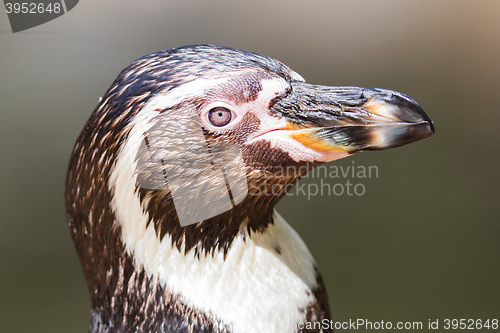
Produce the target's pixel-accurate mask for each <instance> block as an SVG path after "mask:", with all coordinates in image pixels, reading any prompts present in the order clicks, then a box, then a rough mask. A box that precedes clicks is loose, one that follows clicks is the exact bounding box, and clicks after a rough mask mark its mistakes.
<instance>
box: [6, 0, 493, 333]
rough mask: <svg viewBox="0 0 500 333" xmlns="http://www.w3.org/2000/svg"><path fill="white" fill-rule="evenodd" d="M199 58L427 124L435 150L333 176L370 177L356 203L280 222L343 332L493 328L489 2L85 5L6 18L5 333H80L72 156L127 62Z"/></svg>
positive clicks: (299, 200) (373, 159) (301, 202)
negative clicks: (271, 74)
mask: <svg viewBox="0 0 500 333" xmlns="http://www.w3.org/2000/svg"><path fill="white" fill-rule="evenodd" d="M200 43H203V44H207V43H211V44H220V45H225V46H230V47H235V48H240V49H244V50H247V51H252V52H257V53H261V54H264V55H267V56H271V57H274V58H276V59H279V60H281V61H283V62H284V63H286V64H287V65H289V66H290V67H291V68H293V69H294V70H296V71H297V72H299V73H300V74H301V75H302V76H304V78H305V79H306V80H307V81H308V82H310V83H315V84H326V85H356V86H367V87H380V88H387V89H393V90H398V91H401V92H403V93H405V94H407V95H409V96H411V97H412V98H414V99H416V100H417V101H418V102H419V103H420V104H421V105H422V106H423V108H424V109H425V110H426V112H427V113H428V115H429V116H430V117H431V118H432V119H433V120H434V123H435V127H436V135H434V136H433V137H431V138H428V139H425V140H423V141H420V142H417V143H414V144H411V145H409V146H405V147H402V148H397V149H393V150H387V151H380V152H366V153H362V154H358V155H356V156H354V157H351V158H350V159H345V160H342V161H339V162H334V163H337V165H343V166H348V165H352V161H354V162H355V165H365V166H369V165H376V166H378V168H379V178H377V179H373V178H372V179H370V180H364V181H363V183H364V184H365V186H366V194H365V195H364V196H361V197H356V196H353V197H349V196H342V197H335V196H322V197H320V196H318V197H314V198H311V200H307V197H303V196H299V197H297V196H292V197H286V198H284V199H283V200H282V201H281V202H280V204H279V205H278V211H279V212H280V213H281V214H282V215H283V216H284V217H285V218H286V219H287V220H288V221H289V223H290V224H292V226H293V227H294V228H296V230H297V231H298V232H299V234H300V235H301V236H302V237H303V239H304V241H305V242H306V243H307V244H308V246H309V248H310V250H311V252H312V253H313V255H314V257H315V258H316V260H317V262H318V264H319V267H320V268H321V270H322V272H323V275H324V279H325V282H326V285H327V288H328V292H329V296H330V301H331V307H332V313H333V317H334V319H335V320H336V321H345V320H349V319H353V320H355V319H358V318H365V319H368V320H370V321H381V320H384V321H392V322H394V323H395V322H397V321H422V322H424V325H426V323H427V322H428V319H432V320H435V319H440V320H441V322H442V320H443V319H445V318H458V319H461V318H464V319H468V318H472V319H484V320H485V319H488V318H489V319H491V318H498V319H500V208H499V199H500V195H499V184H500V181H499V180H500V179H499V178H500V177H499V171H500V158H499V156H498V155H499V153H500V149H499V148H500V140H499V139H500V134H499V133H500V132H499V128H500V127H499V125H500V112H499V111H500V2H499V1H497V0H492V1H486V0H482V1H472V0H471V1H457V0H448V1H441V0H438V1H435V0H432V1H431V0H429V1H422V0H418V1H416V0H414V1H400V0H391V1H389V0H387V1H369V0H366V1H361V0H354V1H353V0H342V1H338V0H337V1H331V0H330V1H316V0H308V1H292V0H280V1H274V0H267V1H255V0H252V1H215V0H196V1H195V0H186V1H174V0H162V1H159V0H145V1H139V0H136V1H130V0H120V1H118V0H113V1H95V0H92V1H91V0H83V1H80V3H79V4H78V5H77V6H76V7H75V8H74V9H73V10H72V11H71V12H69V13H68V14H66V15H64V16H62V17H61V18H59V19H56V20H54V21H52V22H49V23H47V24H44V25H42V26H39V27H36V28H34V29H31V30H28V31H26V32H22V33H17V34H12V32H11V31H10V26H9V24H8V19H7V15H6V14H5V13H0V101H1V104H0V105H1V106H0V110H1V120H0V154H1V155H0V156H1V163H0V184H1V187H0V219H1V220H0V269H1V271H0V272H1V274H0V326H1V329H0V330H1V331H2V332H38V333H41V332H52V333H54V332H86V331H87V327H88V324H89V320H90V302H89V296H88V291H87V287H86V285H85V281H84V278H83V274H82V271H81V268H80V264H79V262H78V258H77V256H76V252H75V250H74V248H73V244H72V241H71V239H70V234H69V232H68V230H67V226H66V219H65V213H64V202H63V191H64V179H65V173H66V167H67V162H68V157H69V154H70V151H71V149H72V147H73V145H74V143H75V140H76V138H77V136H78V134H79V132H80V130H81V129H82V127H83V125H84V123H85V121H86V120H87V118H88V117H89V115H90V113H91V112H92V110H93V109H94V108H95V106H96V104H97V102H98V99H99V97H100V96H102V95H103V94H104V92H105V91H106V89H107V88H108V87H109V85H110V84H111V83H112V82H113V80H114V79H115V77H116V76H117V75H118V73H119V72H120V71H121V70H122V69H123V68H124V67H125V66H127V65H128V64H129V63H130V62H131V61H132V60H133V59H135V58H137V57H139V56H142V55H144V54H147V53H150V52H153V51H158V50H162V49H168V48H172V47H176V46H182V45H187V44H200ZM303 181H305V182H306V183H307V182H313V181H314V179H305V180H303ZM331 181H332V183H335V182H337V181H338V180H331ZM340 181H343V180H340ZM353 181H354V182H355V183H357V182H359V179H354V180H353ZM424 327H425V326H424ZM424 331H426V329H424ZM440 331H443V330H442V329H441V330H440Z"/></svg>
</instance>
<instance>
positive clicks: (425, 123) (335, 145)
mask: <svg viewBox="0 0 500 333" xmlns="http://www.w3.org/2000/svg"><path fill="white" fill-rule="evenodd" d="M291 85H292V87H291V91H290V93H289V94H287V95H286V96H285V97H283V98H281V99H279V100H277V101H276V102H275V103H274V105H272V107H271V109H272V110H274V111H275V112H277V113H279V114H280V115H282V116H283V117H284V118H285V119H286V122H287V125H286V128H284V129H283V130H284V132H286V133H287V135H288V136H289V137H290V138H292V139H293V140H295V141H297V142H298V143H300V144H301V145H302V146H304V147H306V148H309V149H312V150H314V151H316V152H319V153H323V154H326V155H328V154H330V156H337V157H335V158H328V160H333V159H336V158H340V157H344V156H347V155H348V154H352V153H355V152H359V151H364V150H379V149H387V148H393V147H398V146H402V145H405V144H408V143H411V142H414V141H417V140H420V139H423V138H426V137H428V136H431V135H432V134H434V126H433V124H432V120H431V119H429V117H428V116H427V115H426V114H425V112H424V111H423V110H422V108H421V107H420V105H418V104H417V102H415V101H414V100H413V99H411V98H409V97H407V96H405V95H403V94H401V93H398V92H395V91H391V90H385V89H376V88H359V87H326V86H318V85H311V84H307V83H304V82H292V84H291ZM332 153H336V155H335V154H334V155H332ZM326 155H325V156H326Z"/></svg>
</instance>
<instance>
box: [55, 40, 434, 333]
mask: <svg viewBox="0 0 500 333" xmlns="http://www.w3.org/2000/svg"><path fill="white" fill-rule="evenodd" d="M433 133H434V126H433V123H432V121H431V120H430V119H429V117H428V116H427V115H426V114H425V112H424V111H423V110H422V108H421V107H420V106H419V104H418V103H417V102H416V101H414V100H413V99H411V98H409V97H407V96H405V95H403V94H401V93H398V92H395V91H391V90H385V89H377V88H360V87H328V86H321V85H312V84H308V83H306V82H305V80H304V79H303V78H302V77H301V76H300V75H299V74H297V73H296V72H294V71H293V70H291V69H290V68H289V67H287V66H286V65H284V64H283V63H281V62H279V61H277V60H274V59H272V58H269V57H266V56H262V55H259V54H255V53H251V52H246V51H241V50H236V49H232V48H228V47H222V46H215V45H193V46H184V47H179V48H174V49H170V50H165V51H160V52H156V53H152V54H148V55H146V56H143V57H141V58H138V59H136V60H135V61H133V62H132V63H131V64H130V65H129V66H128V67H127V68H125V69H124V70H123V71H122V72H121V73H120V75H119V76H118V78H117V79H116V80H115V81H114V83H113V84H112V85H111V87H110V88H109V90H108V91H107V92H106V94H105V95H104V96H103V97H102V99H101V100H100V102H99V104H98V106H97V107H96V109H95V110H94V112H93V113H92V114H91V116H90V119H89V120H88V121H87V123H86V125H85V126H84V128H83V130H82V132H81V134H80V136H79V137H78V140H77V142H76V145H75V147H74V149H73V151H72V154H71V157H70V162H69V169H68V173H67V178H66V194H65V201H66V212H67V219H68V224H69V229H70V231H71V235H72V238H73V241H74V243H75V247H76V250H77V253H78V256H79V259H80V261H81V265H82V268H83V272H84V274H85V279H86V282H87V285H88V288H89V292H90V296H91V303H92V310H91V318H92V319H91V324H90V328H89V332H91V333H104V332H106V333H111V332H157V333H160V332H161V333H181V332H182V333H223V332H224V333H252V332H266V333H273V332H276V333H278V332H304V333H305V332H332V331H333V329H332V327H331V325H328V323H331V318H332V317H331V314H330V309H329V303H328V296H327V292H326V289H325V284H324V282H323V280H322V277H321V274H320V272H319V269H318V267H317V264H316V262H315V261H314V259H313V257H312V255H311V253H310V252H309V250H308V248H307V246H306V245H305V243H304V242H303V241H302V239H301V238H300V236H299V235H298V234H297V233H296V232H295V231H294V230H293V229H292V228H291V227H290V225H288V223H287V222H286V221H285V220H284V219H283V218H282V217H281V216H280V215H279V214H278V213H277V212H276V211H275V210H274V206H275V205H276V203H277V202H278V201H279V200H280V199H281V198H282V197H283V196H284V195H285V194H286V190H288V189H290V188H291V187H292V186H293V185H294V184H295V183H296V182H297V181H298V180H299V179H300V178H301V177H302V176H304V175H305V174H306V173H307V172H308V171H309V170H311V169H312V168H314V167H316V166H318V165H320V164H322V163H325V162H330V161H334V160H337V159H340V158H343V157H347V156H350V155H352V154H354V153H357V152H361V151H365V150H380V149H387V148H392V147H398V146H401V145H405V144H408V143H411V142H414V141H417V140H420V139H423V138H426V137H428V136H430V135H432V134H433ZM270 189H271V190H270ZM304 223H310V221H304Z"/></svg>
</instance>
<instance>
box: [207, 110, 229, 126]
mask: <svg viewBox="0 0 500 333" xmlns="http://www.w3.org/2000/svg"><path fill="white" fill-rule="evenodd" d="M231 119H232V113H231V110H229V109H228V108H225V107H222V106H218V107H216V108H213V109H212V110H210V111H208V120H209V121H210V123H211V124H212V125H214V126H217V127H222V126H225V125H227V124H229V122H230V121H231Z"/></svg>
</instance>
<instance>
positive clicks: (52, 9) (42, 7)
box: [5, 2, 61, 14]
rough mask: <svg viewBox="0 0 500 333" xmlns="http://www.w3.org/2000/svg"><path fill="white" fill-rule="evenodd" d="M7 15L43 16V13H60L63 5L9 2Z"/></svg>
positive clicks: (6, 8)
mask: <svg viewBox="0 0 500 333" xmlns="http://www.w3.org/2000/svg"><path fill="white" fill-rule="evenodd" d="M5 10H6V12H7V14H11V13H14V14H19V13H22V14H42V13H56V14H58V13H60V12H61V3H58V2H56V3H48V4H44V3H34V2H29V3H28V2H23V3H21V2H15V3H10V2H7V3H6V4H5Z"/></svg>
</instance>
